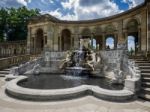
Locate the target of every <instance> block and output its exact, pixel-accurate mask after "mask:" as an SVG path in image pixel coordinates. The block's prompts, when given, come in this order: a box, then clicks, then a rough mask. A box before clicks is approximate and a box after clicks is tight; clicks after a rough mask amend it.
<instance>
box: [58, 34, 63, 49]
mask: <svg viewBox="0 0 150 112" xmlns="http://www.w3.org/2000/svg"><path fill="white" fill-rule="evenodd" d="M58 38H59V39H58V40H59V51H62V48H61V47H62V38H61V35H60V34H59V36H58Z"/></svg>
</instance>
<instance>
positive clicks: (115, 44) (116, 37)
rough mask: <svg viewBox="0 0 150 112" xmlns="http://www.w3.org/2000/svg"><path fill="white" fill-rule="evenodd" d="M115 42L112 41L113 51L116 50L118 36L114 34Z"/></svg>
mask: <svg viewBox="0 0 150 112" xmlns="http://www.w3.org/2000/svg"><path fill="white" fill-rule="evenodd" d="M114 37H115V41H114V49H117V44H118V35H117V33H114Z"/></svg>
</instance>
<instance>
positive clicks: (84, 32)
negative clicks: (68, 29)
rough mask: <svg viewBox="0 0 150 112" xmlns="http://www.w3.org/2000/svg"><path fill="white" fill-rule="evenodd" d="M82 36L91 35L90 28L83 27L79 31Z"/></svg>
mask: <svg viewBox="0 0 150 112" xmlns="http://www.w3.org/2000/svg"><path fill="white" fill-rule="evenodd" d="M81 35H82V38H88V37H90V36H91V30H90V29H89V28H84V29H83V30H82V32H81Z"/></svg>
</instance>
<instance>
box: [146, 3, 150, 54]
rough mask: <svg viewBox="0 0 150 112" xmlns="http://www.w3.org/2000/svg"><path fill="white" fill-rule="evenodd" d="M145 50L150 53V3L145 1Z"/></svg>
mask: <svg viewBox="0 0 150 112" xmlns="http://www.w3.org/2000/svg"><path fill="white" fill-rule="evenodd" d="M147 2H148V3H147V8H148V10H147V25H148V26H147V45H148V47H147V49H148V51H149V52H150V2H149V1H148V0H147Z"/></svg>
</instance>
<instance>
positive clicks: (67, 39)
mask: <svg viewBox="0 0 150 112" xmlns="http://www.w3.org/2000/svg"><path fill="white" fill-rule="evenodd" d="M60 40H61V50H63V51H66V50H69V49H71V47H72V46H71V31H70V30H69V29H63V30H62V32H61V39H60Z"/></svg>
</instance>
